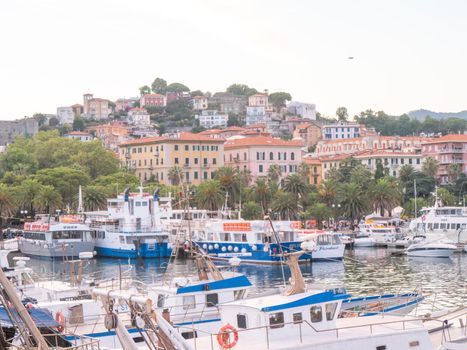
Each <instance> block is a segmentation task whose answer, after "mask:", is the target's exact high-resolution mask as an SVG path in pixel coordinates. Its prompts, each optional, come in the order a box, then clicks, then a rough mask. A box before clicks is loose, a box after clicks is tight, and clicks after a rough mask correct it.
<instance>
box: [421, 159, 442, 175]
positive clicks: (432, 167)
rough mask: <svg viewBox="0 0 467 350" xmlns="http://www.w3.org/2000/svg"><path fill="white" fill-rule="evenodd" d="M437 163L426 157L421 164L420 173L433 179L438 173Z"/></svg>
mask: <svg viewBox="0 0 467 350" xmlns="http://www.w3.org/2000/svg"><path fill="white" fill-rule="evenodd" d="M438 168H439V163H438V161H437V160H436V159H434V158H433V157H426V158H425V161H424V162H423V164H422V171H423V172H424V173H425V175H426V176H429V177H432V178H434V177H435V176H436V173H437V172H438Z"/></svg>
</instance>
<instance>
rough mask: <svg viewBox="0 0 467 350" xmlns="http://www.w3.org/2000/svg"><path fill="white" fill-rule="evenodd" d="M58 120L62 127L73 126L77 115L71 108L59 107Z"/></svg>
mask: <svg viewBox="0 0 467 350" xmlns="http://www.w3.org/2000/svg"><path fill="white" fill-rule="evenodd" d="M57 119H58V121H59V123H60V125H64V124H70V125H71V124H73V121H74V120H75V113H74V112H73V108H71V107H58V108H57Z"/></svg>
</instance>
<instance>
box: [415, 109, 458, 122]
mask: <svg viewBox="0 0 467 350" xmlns="http://www.w3.org/2000/svg"><path fill="white" fill-rule="evenodd" d="M407 114H408V116H409V117H410V118H414V119H418V120H423V119H425V118H426V117H427V116H430V117H432V118H434V119H447V118H460V119H465V120H467V111H460V112H457V113H444V112H433V111H429V110H428V109H417V110H415V111H411V112H409V113H407Z"/></svg>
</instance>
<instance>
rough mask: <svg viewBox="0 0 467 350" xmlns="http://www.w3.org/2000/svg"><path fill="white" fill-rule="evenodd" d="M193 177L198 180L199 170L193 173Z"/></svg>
mask: <svg viewBox="0 0 467 350" xmlns="http://www.w3.org/2000/svg"><path fill="white" fill-rule="evenodd" d="M193 177H194V178H195V180H198V172H197V171H195V172H194V173H193Z"/></svg>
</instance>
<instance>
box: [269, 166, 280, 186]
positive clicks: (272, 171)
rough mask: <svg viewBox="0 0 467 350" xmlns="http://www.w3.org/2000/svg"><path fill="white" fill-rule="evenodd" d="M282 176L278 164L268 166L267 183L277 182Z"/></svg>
mask: <svg viewBox="0 0 467 350" xmlns="http://www.w3.org/2000/svg"><path fill="white" fill-rule="evenodd" d="M281 176H282V171H281V167H280V166H279V165H278V164H273V165H270V166H269V169H268V179H269V181H274V182H277V181H279V179H280V178H281Z"/></svg>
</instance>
